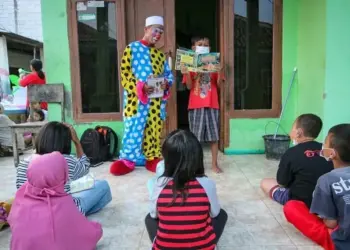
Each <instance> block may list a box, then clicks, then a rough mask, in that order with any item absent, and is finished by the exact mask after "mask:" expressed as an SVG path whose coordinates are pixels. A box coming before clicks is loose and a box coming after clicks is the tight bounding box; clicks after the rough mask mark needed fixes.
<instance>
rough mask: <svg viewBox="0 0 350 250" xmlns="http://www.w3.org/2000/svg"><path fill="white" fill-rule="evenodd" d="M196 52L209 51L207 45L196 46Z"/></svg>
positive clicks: (203, 52)
mask: <svg viewBox="0 0 350 250" xmlns="http://www.w3.org/2000/svg"><path fill="white" fill-rule="evenodd" d="M196 53H197V54H205V53H209V47H207V46H196Z"/></svg>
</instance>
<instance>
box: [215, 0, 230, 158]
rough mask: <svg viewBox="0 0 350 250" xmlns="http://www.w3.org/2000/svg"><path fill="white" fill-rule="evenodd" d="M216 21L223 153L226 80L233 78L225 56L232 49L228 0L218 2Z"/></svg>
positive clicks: (226, 133) (227, 131) (226, 124)
mask: <svg viewBox="0 0 350 250" xmlns="http://www.w3.org/2000/svg"><path fill="white" fill-rule="evenodd" d="M218 5H219V6H218V19H219V22H218V23H219V27H220V28H219V29H218V31H219V32H218V41H219V44H220V54H221V63H222V65H223V66H224V77H225V79H226V81H225V82H224V83H223V84H222V85H221V86H220V141H219V149H220V150H221V151H222V152H223V151H224V149H225V148H226V147H228V146H229V140H230V112H229V111H230V105H231V100H232V98H231V96H230V93H231V91H230V86H229V83H230V82H231V81H228V79H230V78H233V65H230V64H229V62H230V61H231V60H229V58H227V55H231V54H230V53H228V52H229V51H230V50H232V49H233V46H232V45H230V44H229V41H230V39H229V37H228V35H230V34H232V33H231V32H228V29H229V28H230V27H232V26H231V25H229V22H230V20H231V19H230V18H229V17H230V15H233V12H232V11H233V9H232V8H230V7H231V5H230V0H218Z"/></svg>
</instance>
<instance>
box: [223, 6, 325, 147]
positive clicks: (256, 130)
mask: <svg viewBox="0 0 350 250" xmlns="http://www.w3.org/2000/svg"><path fill="white" fill-rule="evenodd" d="M282 48H283V51H282V100H283V101H282V102H283V103H284V101H285V99H286V96H287V92H288V88H289V83H290V79H291V76H292V71H293V69H294V67H297V69H298V72H297V76H296V79H295V81H294V83H293V87H292V91H291V95H290V97H289V101H288V103H287V106H286V111H285V113H284V117H283V120H282V123H281V125H282V127H283V128H284V130H285V131H286V132H287V133H288V132H289V130H290V129H291V127H292V124H293V122H294V119H295V118H296V117H297V116H298V115H300V114H303V113H314V114H317V115H319V116H320V117H323V92H324V86H325V60H326V52H325V48H326V0H307V1H305V0H293V1H283V46H282ZM277 120H278V119H231V120H230V131H231V134H230V146H229V148H228V149H226V152H227V153H233V154H235V153H249V152H250V153H254V152H255V153H259V152H263V150H264V142H263V140H262V136H263V135H264V134H265V126H266V124H267V123H268V122H269V121H272V122H276V121H277ZM275 127H276V125H274V124H270V125H268V127H267V133H270V134H271V133H274V131H275ZM280 133H283V131H280ZM321 139H322V138H321Z"/></svg>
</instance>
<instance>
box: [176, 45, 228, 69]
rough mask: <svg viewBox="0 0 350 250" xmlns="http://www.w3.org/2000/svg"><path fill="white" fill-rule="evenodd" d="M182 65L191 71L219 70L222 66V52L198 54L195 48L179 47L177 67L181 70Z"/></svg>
mask: <svg viewBox="0 0 350 250" xmlns="http://www.w3.org/2000/svg"><path fill="white" fill-rule="evenodd" d="M182 65H184V66H185V67H187V68H188V71H190V72H217V71H220V68H221V65H220V53H214V52H213V53H204V54H197V53H196V52H194V51H193V50H186V49H178V50H177V51H176V62H175V69H176V70H181V67H182Z"/></svg>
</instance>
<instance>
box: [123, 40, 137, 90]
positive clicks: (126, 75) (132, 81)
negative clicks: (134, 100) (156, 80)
mask: <svg viewBox="0 0 350 250" xmlns="http://www.w3.org/2000/svg"><path fill="white" fill-rule="evenodd" d="M120 73H121V77H122V82H121V83H122V86H123V88H124V89H125V90H126V92H127V93H128V94H129V95H130V94H134V95H136V78H135V77H134V75H133V73H132V70H131V48H130V46H127V47H126V48H125V50H124V53H123V57H122V62H121V65H120Z"/></svg>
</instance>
